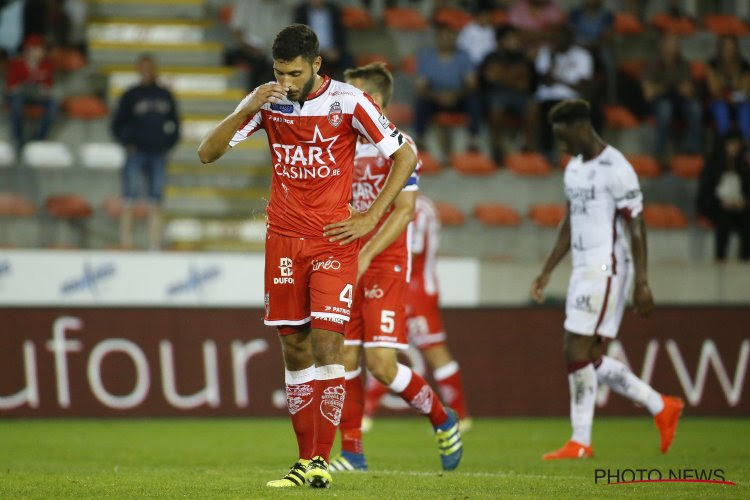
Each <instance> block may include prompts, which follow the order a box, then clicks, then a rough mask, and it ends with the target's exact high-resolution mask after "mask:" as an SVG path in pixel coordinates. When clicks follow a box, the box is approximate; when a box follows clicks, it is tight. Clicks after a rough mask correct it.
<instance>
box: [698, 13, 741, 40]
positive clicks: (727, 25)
mask: <svg viewBox="0 0 750 500" xmlns="http://www.w3.org/2000/svg"><path fill="white" fill-rule="evenodd" d="M703 24H705V25H706V29H707V30H708V31H710V32H711V33H714V34H715V35H717V36H724V35H734V36H744V35H747V34H748V33H750V28H748V26H747V24H746V23H745V22H744V21H743V20H742V19H740V18H739V17H737V16H733V15H731V14H709V15H707V16H705V17H704V18H703Z"/></svg>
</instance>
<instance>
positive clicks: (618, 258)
mask: <svg viewBox="0 0 750 500" xmlns="http://www.w3.org/2000/svg"><path fill="white" fill-rule="evenodd" d="M565 196H566V197H567V199H568V204H569V207H570V232H571V234H570V237H571V240H570V247H571V251H572V254H573V267H574V269H583V268H586V269H589V270H600V271H601V272H603V273H604V274H605V275H608V276H609V275H614V274H617V273H618V266H620V269H622V268H621V266H627V265H628V264H629V262H630V260H631V255H630V245H629V244H628V240H627V237H626V234H625V225H624V223H623V221H624V217H636V216H637V215H639V214H640V213H641V212H642V211H643V196H642V194H641V188H640V186H639V184H638V176H637V175H636V173H635V170H633V167H632V165H630V163H629V162H628V160H626V159H625V157H624V156H623V154H622V153H620V152H619V151H618V150H617V149H615V148H613V147H612V146H607V147H606V148H604V150H603V151H602V152H601V153H600V154H599V156H597V157H596V158H594V159H592V160H590V161H583V158H582V156H581V155H579V156H576V157H574V158H571V160H570V161H569V162H568V165H567V168H566V170H565Z"/></svg>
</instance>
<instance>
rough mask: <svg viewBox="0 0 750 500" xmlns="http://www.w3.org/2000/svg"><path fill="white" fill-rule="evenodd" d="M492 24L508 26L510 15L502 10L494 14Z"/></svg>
mask: <svg viewBox="0 0 750 500" xmlns="http://www.w3.org/2000/svg"><path fill="white" fill-rule="evenodd" d="M492 24H494V25H495V26H498V27H499V26H506V25H507V24H508V13H507V12H506V11H504V10H502V9H498V10H495V11H493V12H492Z"/></svg>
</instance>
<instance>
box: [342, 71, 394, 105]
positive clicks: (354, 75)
mask: <svg viewBox="0 0 750 500" xmlns="http://www.w3.org/2000/svg"><path fill="white" fill-rule="evenodd" d="M344 79H346V80H347V81H348V80H363V81H364V82H365V87H366V88H365V89H364V90H365V92H367V93H368V94H372V93H375V92H380V95H381V96H383V107H384V108H385V107H386V106H388V102H389V101H390V100H391V95H392V94H393V75H392V74H391V72H390V71H388V68H386V67H385V63H384V62H381V61H375V62H373V63H370V64H366V65H364V66H360V67H358V68H351V69H347V70H346V71H344Z"/></svg>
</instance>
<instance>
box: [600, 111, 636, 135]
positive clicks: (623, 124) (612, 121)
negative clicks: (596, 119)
mask: <svg viewBox="0 0 750 500" xmlns="http://www.w3.org/2000/svg"><path fill="white" fill-rule="evenodd" d="M603 111H604V121H605V123H606V124H607V128H612V129H629V128H635V127H637V126H638V118H636V117H635V115H634V114H633V113H632V112H631V111H630V110H629V109H628V108H626V107H625V106H604V108H603Z"/></svg>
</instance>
